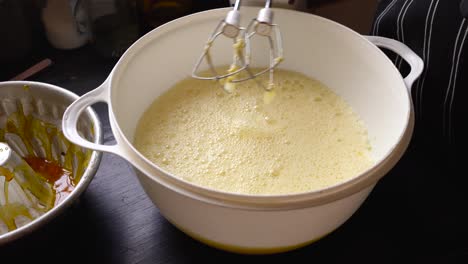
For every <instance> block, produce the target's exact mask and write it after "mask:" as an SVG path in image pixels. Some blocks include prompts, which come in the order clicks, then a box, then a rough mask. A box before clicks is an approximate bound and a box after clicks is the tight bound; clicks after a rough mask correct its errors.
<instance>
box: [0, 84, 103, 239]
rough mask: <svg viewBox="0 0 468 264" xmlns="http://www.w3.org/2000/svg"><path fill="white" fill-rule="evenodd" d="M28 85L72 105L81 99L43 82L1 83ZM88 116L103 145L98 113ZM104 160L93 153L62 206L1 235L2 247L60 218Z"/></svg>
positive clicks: (55, 207)
mask: <svg viewBox="0 0 468 264" xmlns="http://www.w3.org/2000/svg"><path fill="white" fill-rule="evenodd" d="M24 85H28V86H31V87H35V88H34V89H38V88H39V89H46V90H49V91H52V92H54V93H56V94H59V95H61V96H63V97H64V98H65V99H66V100H69V101H70V103H72V102H73V101H75V100H76V99H78V98H79V96H78V95H77V94H75V93H73V92H71V91H69V90H67V89H65V88H62V87H59V86H56V85H53V84H49V83H43V82H36V81H5V82H0V89H2V87H9V86H24ZM86 114H87V115H88V116H89V117H90V119H91V121H92V123H93V129H94V135H95V142H96V143H102V141H103V130H102V124H101V121H100V119H99V116H98V115H97V114H96V112H95V111H94V110H93V109H92V108H91V107H89V108H88V109H86ZM101 159H102V153H101V152H98V151H94V150H93V151H92V154H91V157H90V159H89V164H88V166H87V168H86V169H85V171H84V173H83V176H82V177H81V179H80V181H79V182H78V184H77V185H76V186H75V188H74V189H73V191H72V192H71V193H70V195H68V196H67V197H66V198H65V199H64V200H63V201H62V202H61V203H60V204H58V205H57V206H54V207H53V208H52V209H50V210H49V211H47V212H46V213H44V214H43V215H41V216H39V217H38V218H35V219H34V220H33V221H31V222H29V223H28V224H26V225H24V226H21V227H19V228H17V229H15V230H13V231H10V232H7V233H5V234H3V235H0V245H3V244H7V243H8V242H12V241H14V240H17V239H19V238H21V237H24V236H26V235H28V234H30V233H32V232H34V231H35V230H37V229H39V228H40V227H42V226H43V225H45V224H47V223H49V222H50V221H51V220H52V219H54V218H56V217H58V216H59V215H60V214H61V213H63V212H64V211H65V210H66V209H67V208H69V207H70V206H71V205H72V204H73V203H74V202H75V201H76V200H77V199H78V198H79V197H80V195H81V194H82V193H83V192H84V191H85V190H86V189H87V187H88V185H89V184H90V183H91V180H92V179H93V178H94V175H95V174H96V172H97V170H98V168H99V164H100V162H101Z"/></svg>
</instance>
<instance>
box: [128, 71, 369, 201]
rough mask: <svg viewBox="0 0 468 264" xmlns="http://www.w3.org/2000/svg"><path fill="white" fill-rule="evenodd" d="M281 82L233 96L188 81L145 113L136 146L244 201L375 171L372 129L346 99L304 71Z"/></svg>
mask: <svg viewBox="0 0 468 264" xmlns="http://www.w3.org/2000/svg"><path fill="white" fill-rule="evenodd" d="M259 79H260V81H263V82H267V80H266V78H265V77H261V78H259ZM275 82H276V83H275V87H274V90H273V91H271V92H265V90H264V89H262V88H260V87H259V86H258V85H257V83H256V81H247V82H242V83H238V84H236V86H235V90H234V91H233V92H232V93H226V92H224V91H223V90H222V88H220V86H219V83H217V82H207V81H203V80H195V79H192V78H188V79H185V80H182V81H180V82H179V83H177V84H176V85H175V86H174V87H172V88H171V89H170V90H168V91H167V92H166V93H164V94H163V95H161V96H160V97H158V98H157V99H156V100H155V101H154V102H153V104H152V105H151V106H150V107H149V108H148V109H147V110H146V112H145V113H144V114H143V116H142V117H141V119H140V120H139V123H138V127H137V130H136V134H135V140H134V143H135V146H136V148H137V149H138V150H139V151H140V152H141V153H142V154H143V155H144V156H146V157H147V158H149V159H150V160H151V161H152V162H154V163H155V164H157V165H159V166H160V167H162V168H163V169H165V170H167V171H168V172H170V173H172V174H173V175H175V176H177V177H180V178H182V179H184V180H186V181H190V182H193V183H194V184H197V185H201V186H205V187H208V188H212V189H217V190H221V191H226V192H233V193H243V194H289V193H298V192H306V191H312V190H317V189H322V188H325V187H328V186H331V185H334V184H337V183H340V182H343V181H346V180H348V179H350V178H352V177H355V176H357V175H358V174H359V173H361V172H363V171H364V170H366V169H367V168H369V167H370V166H372V165H373V164H374V161H373V160H372V158H371V155H370V151H371V147H370V145H369V142H368V136H367V130H366V127H365V125H364V124H363V122H362V121H361V120H360V119H359V117H358V116H357V115H356V114H355V113H354V112H353V109H352V108H351V107H350V106H349V105H348V104H347V103H346V102H345V101H344V100H343V99H342V98H341V97H339V96H338V95H337V94H335V93H334V92H332V91H331V90H330V89H329V88H327V87H326V86H325V85H323V84H322V83H320V82H318V81H317V80H314V79H311V78H309V77H307V76H305V75H302V74H300V73H297V72H292V71H287V70H277V71H275Z"/></svg>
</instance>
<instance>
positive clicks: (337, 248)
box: [0, 47, 468, 263]
mask: <svg viewBox="0 0 468 264" xmlns="http://www.w3.org/2000/svg"><path fill="white" fill-rule="evenodd" d="M48 56H49V58H51V59H52V60H53V61H54V64H53V65H52V66H51V67H49V68H48V69H46V70H45V71H43V72H41V73H40V74H38V75H35V76H33V77H32V78H31V79H30V80H35V81H41V82H47V83H52V84H55V85H58V86H61V87H64V88H66V89H69V90H71V91H73V92H75V93H77V94H79V95H82V94H84V93H85V92H87V91H90V90H92V89H94V88H95V87H97V86H98V85H99V84H100V83H101V82H102V81H104V79H105V78H106V77H107V75H108V74H109V72H110V71H111V69H112V67H113V65H114V64H115V61H114V60H108V59H103V58H101V57H99V56H96V54H95V53H94V51H93V50H92V48H91V47H84V48H80V49H78V50H73V51H56V50H49V52H48ZM94 108H95V110H96V111H97V112H98V114H99V117H100V118H101V121H102V123H103V128H104V140H105V142H106V143H111V142H112V141H113V137H112V132H111V130H110V126H109V121H108V116H107V107H106V106H105V105H101V104H98V105H96V106H94ZM412 153H413V150H412V149H411V150H409V151H408V153H407V155H405V157H404V158H403V159H402V160H401V161H400V163H399V164H398V165H397V166H396V167H395V169H394V170H393V171H392V172H391V173H390V174H389V175H387V176H385V177H384V179H383V180H382V181H381V182H380V183H379V184H378V185H377V187H376V188H375V189H374V191H373V193H372V194H371V195H370V196H369V198H368V199H367V200H366V202H365V203H364V204H363V206H362V207H361V208H360V209H359V210H358V211H357V212H356V214H355V215H354V216H353V217H352V218H351V219H350V220H348V221H347V222H346V223H345V224H344V225H343V226H341V227H340V228H339V229H338V230H336V231H335V232H333V233H332V234H330V235H329V236H327V237H325V238H324V239H322V240H320V241H318V242H316V243H314V244H312V245H310V246H307V247H304V248H302V249H299V250H296V251H292V252H289V253H284V254H278V255H270V256H243V255H236V254H231V253H226V252H223V251H219V250H216V249H213V248H210V247H208V246H205V245H203V244H201V243H199V242H197V241H194V240H193V239H191V238H190V237H188V236H186V235H185V234H183V233H182V232H180V231H178V229H176V228H175V227H173V226H172V225H171V224H170V223H168V222H167V221H166V220H165V219H164V218H163V217H162V216H161V215H160V213H159V211H158V209H157V208H156V207H155V206H154V205H153V204H152V202H151V201H150V200H149V198H148V197H147V196H146V194H145V193H144V191H143V189H142V188H141V186H140V184H139V182H138V180H137V178H136V176H135V173H134V171H133V169H132V168H131V166H130V165H129V163H127V162H126V161H125V160H123V159H121V158H119V157H117V156H114V155H111V154H104V155H103V159H102V162H101V164H100V168H99V170H98V172H97V174H96V176H95V178H94V179H93V181H92V182H91V184H90V186H89V188H88V189H87V191H86V192H85V193H84V194H83V195H82V197H81V199H80V200H79V201H78V202H77V203H76V204H75V205H74V206H73V207H71V208H69V210H67V211H66V212H65V213H64V214H62V215H61V216H60V217H59V218H57V219H55V220H53V221H52V222H50V223H49V224H47V225H46V226H44V227H43V228H41V229H40V230H38V231H36V232H34V233H32V234H30V235H28V236H26V237H23V238H21V239H19V240H16V241H14V242H12V243H10V244H8V245H5V246H3V247H0V260H1V261H2V263H3V262H5V263H22V262H27V259H29V258H33V259H34V261H35V262H39V261H40V262H39V263H51V262H52V263H55V262H57V263H59V262H60V263H202V262H205V261H209V260H214V261H218V262H221V263H226V262H229V263H230V262H232V263H234V262H235V263H247V262H249V263H251V262H257V261H271V260H279V261H281V262H283V263H284V262H287V263H298V262H304V263H345V262H346V263H348V262H351V263H354V262H361V263H401V262H403V263H406V262H410V261H411V262H413V263H468V242H467V241H468V228H467V226H466V225H467V224H468V221H465V219H466V215H467V214H466V210H467V209H466V208H468V206H467V200H466V196H460V197H463V198H459V196H457V195H458V194H459V193H461V192H458V191H457V190H456V189H446V188H444V186H441V187H440V188H438V184H439V182H438V181H436V180H433V179H432V178H427V180H423V181H421V179H420V177H419V176H415V175H416V170H417V169H418V168H419V169H420V168H421V167H420V164H421V163H417V162H415V161H414V160H411V159H409V157H410V156H412ZM420 162H424V161H420ZM428 166H430V164H429V165H428ZM449 176H450V175H449ZM465 176H466V173H465ZM434 190H437V191H434ZM450 195H452V196H450ZM441 196H442V198H440V197H441ZM444 197H445V198H444ZM457 197H458V198H457ZM463 199H465V200H463ZM291 228H294V227H291ZM6 260H10V261H6Z"/></svg>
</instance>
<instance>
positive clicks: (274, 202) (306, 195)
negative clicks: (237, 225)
mask: <svg viewBox="0 0 468 264" xmlns="http://www.w3.org/2000/svg"><path fill="white" fill-rule="evenodd" d="M242 8H243V9H244V10H245V9H251V10H259V9H260V8H259V7H242ZM272 9H273V10H274V11H275V12H282V13H285V14H288V15H290V16H291V15H294V16H310V17H313V18H314V19H316V20H318V21H321V22H325V23H327V24H330V25H332V26H334V27H336V28H339V29H340V30H341V31H342V32H343V33H346V34H350V35H352V36H353V38H354V39H355V40H356V41H360V42H361V43H362V45H367V46H368V47H369V51H370V52H372V53H373V54H374V55H375V56H378V57H381V58H382V59H383V60H386V62H387V64H388V65H393V64H392V62H391V60H390V59H389V58H388V57H387V56H386V55H385V53H384V52H383V51H382V50H380V49H379V48H378V47H377V46H375V45H374V44H373V43H371V42H370V41H369V40H368V39H366V38H365V37H364V36H363V35H361V34H359V33H357V32H356V31H354V30H352V29H350V28H348V27H346V26H344V25H342V24H340V23H338V22H335V21H332V20H330V19H327V18H324V17H321V16H318V15H314V14H310V13H304V12H300V11H295V10H286V9H280V8H272ZM227 10H230V8H219V9H212V10H208V11H202V12H198V13H194V14H191V15H188V16H185V17H181V18H179V19H176V20H173V21H171V22H168V23H166V24H164V25H162V26H160V27H158V28H156V29H154V30H152V31H150V32H149V33H147V34H146V35H145V36H143V37H141V38H140V39H139V40H137V41H136V42H135V43H134V44H133V45H132V46H131V47H130V48H129V49H128V50H127V51H126V52H125V53H124V54H123V56H122V57H121V58H120V60H119V61H118V62H117V64H116V65H115V67H114V69H113V70H112V73H111V75H110V76H109V80H108V82H107V87H108V92H109V93H108V96H109V97H108V103H109V117H110V123H111V127H112V131H113V132H114V136H116V137H117V138H118V139H119V140H118V143H119V145H121V146H123V147H124V148H125V149H126V151H125V154H126V155H128V156H127V157H125V156H122V157H123V158H124V159H126V160H127V161H129V162H130V163H132V164H133V165H134V166H135V167H136V168H137V169H138V170H140V171H142V172H143V173H144V174H145V175H146V176H147V177H149V178H150V179H152V180H153V181H156V182H158V183H160V184H162V185H163V186H165V187H166V188H169V189H171V190H173V191H176V192H178V193H180V194H183V195H185V196H189V197H192V198H195V199H198V200H202V201H205V202H208V203H212V204H217V205H220V206H224V207H234V208H241V209H247V210H292V209H298V208H306V207H310V206H316V205H321V204H326V203H330V202H333V201H336V200H339V199H343V198H345V197H347V196H350V195H353V194H355V193H358V192H359V191H362V190H363V189H365V188H366V187H369V186H372V185H373V184H375V183H376V182H377V181H378V180H379V179H380V178H382V177H383V176H384V175H385V174H386V173H387V172H388V171H390V170H391V168H393V166H394V165H395V164H396V163H397V162H398V160H399V159H400V158H401V157H402V156H403V154H404V152H405V151H406V149H407V147H408V146H409V142H410V140H411V135H412V133H413V129H414V109H413V105H412V101H411V95H410V92H409V90H408V89H407V87H406V85H405V83H404V81H403V77H402V76H401V74H400V73H399V72H398V70H397V69H396V67H392V68H390V71H391V72H390V74H395V75H396V76H400V78H399V80H398V82H399V83H400V87H401V89H405V101H403V102H402V106H404V107H406V108H407V109H408V110H407V111H405V116H404V117H403V116H402V119H404V121H402V122H404V126H403V127H404V128H403V129H402V130H401V131H400V134H399V136H398V139H397V140H396V141H395V142H394V144H392V146H391V147H389V149H388V151H387V152H386V153H385V154H384V155H382V158H380V159H379V160H377V161H376V163H375V164H374V165H373V166H371V167H370V168H368V169H367V170H365V171H363V172H362V173H360V174H358V175H356V176H355V177H352V178H350V179H348V180H346V181H343V182H340V183H337V184H335V185H331V186H329V187H326V188H322V189H319V190H312V191H308V192H300V193H291V194H280V195H251V194H242V193H231V192H226V191H221V190H216V189H212V188H208V187H205V186H200V185H196V184H194V183H191V182H188V181H186V180H184V179H182V178H179V177H177V176H175V175H174V174H172V173H170V172H168V171H167V170H164V169H163V168H161V167H160V166H158V165H157V164H154V163H152V162H151V161H150V160H149V159H147V158H146V157H145V156H144V155H142V154H141V153H140V152H139V151H138V150H137V149H136V148H135V147H134V146H133V144H132V143H131V142H132V141H131V140H129V139H128V138H127V135H126V134H125V133H123V131H122V130H121V128H120V126H119V125H118V122H117V118H116V116H115V114H114V107H115V104H113V100H112V99H113V97H114V95H115V93H113V89H112V87H113V83H114V82H115V83H118V82H119V79H120V77H121V76H122V72H124V71H125V69H126V67H127V66H128V65H129V63H130V62H132V61H133V59H134V57H135V56H136V55H137V54H138V52H139V51H141V50H142V49H143V47H144V46H146V45H149V44H150V43H151V42H152V41H153V40H154V39H156V38H158V37H160V36H163V35H164V34H167V33H168V32H171V30H176V29H177V28H179V27H181V26H184V25H187V24H189V23H196V22H199V21H204V20H205V21H206V20H207V19H212V18H222V17H223V16H224V15H225V14H226V13H225V12H226V11H227ZM155 172H156V173H155Z"/></svg>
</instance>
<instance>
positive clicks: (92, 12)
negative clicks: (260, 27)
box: [0, 0, 377, 81]
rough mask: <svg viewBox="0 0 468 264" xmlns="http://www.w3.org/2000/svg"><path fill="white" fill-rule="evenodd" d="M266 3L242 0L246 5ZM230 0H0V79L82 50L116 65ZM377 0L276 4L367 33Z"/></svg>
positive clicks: (45, 66) (37, 69)
mask: <svg viewBox="0 0 468 264" xmlns="http://www.w3.org/2000/svg"><path fill="white" fill-rule="evenodd" d="M263 2H264V1H261V0H243V1H242V5H258V4H262V3H263ZM231 3H232V1H229V0H0V81H7V80H11V79H24V78H26V79H27V78H28V77H29V76H30V75H31V74H40V73H41V72H44V71H47V70H48V68H50V67H54V61H55V60H56V59H57V60H60V61H64V60H66V59H67V56H71V57H73V56H74V57H80V56H82V55H80V54H86V56H88V59H90V58H92V59H93V60H96V61H106V62H107V63H108V64H112V63H113V62H116V61H117V60H118V58H119V57H120V56H121V55H122V53H123V52H124V51H125V50H126V49H127V48H128V47H129V46H130V45H131V44H132V43H133V42H134V41H136V40H137V39H138V38H139V37H141V36H142V35H144V34H145V33H147V32H149V31H150V30H152V29H154V28H156V27H158V26H160V25H162V24H164V23H166V22H168V21H170V20H173V19H176V18H178V17H181V16H185V15H188V14H191V13H195V12H199V11H203V10H208V9H213V8H220V7H228V6H230V5H231ZM376 3H377V0H303V1H301V0H276V1H275V0H274V1H273V7H282V8H292V9H297V10H301V11H304V12H310V13H315V14H318V15H320V16H324V17H327V18H330V19H332V20H335V21H337V22H339V23H341V24H344V25H346V26H348V27H350V28H352V29H354V30H356V31H357V32H359V33H362V34H367V33H368V32H369V30H370V27H371V23H372V20H373V14H374V10H375V7H376ZM90 54H91V55H90ZM86 56H84V57H86ZM85 59H87V58H83V59H82V60H85ZM75 60H76V58H75ZM71 61H73V60H71ZM33 66H35V67H33ZM31 67H33V68H32V69H30V68H31ZM27 69H29V71H27V72H25V71H26V70H27ZM21 73H22V74H21ZM71 78H73V76H71Z"/></svg>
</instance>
